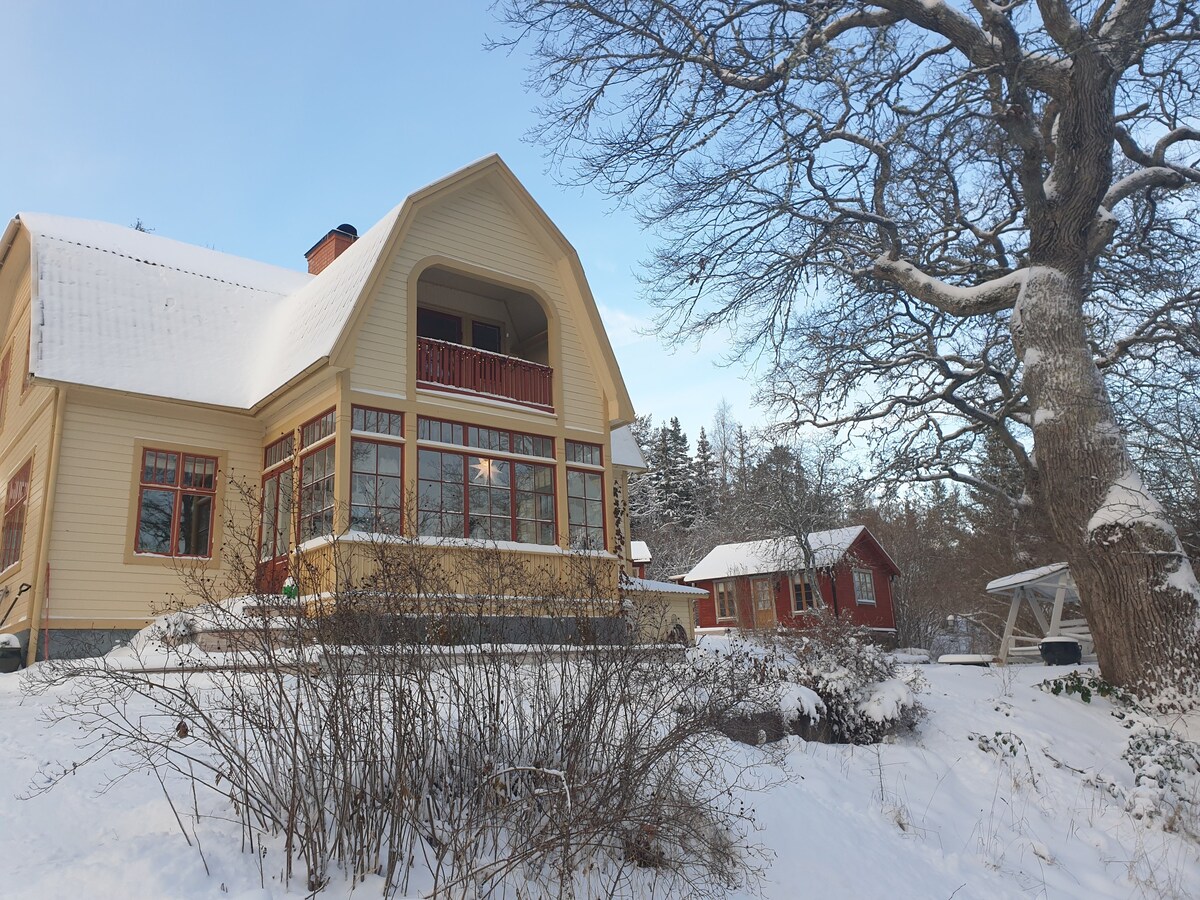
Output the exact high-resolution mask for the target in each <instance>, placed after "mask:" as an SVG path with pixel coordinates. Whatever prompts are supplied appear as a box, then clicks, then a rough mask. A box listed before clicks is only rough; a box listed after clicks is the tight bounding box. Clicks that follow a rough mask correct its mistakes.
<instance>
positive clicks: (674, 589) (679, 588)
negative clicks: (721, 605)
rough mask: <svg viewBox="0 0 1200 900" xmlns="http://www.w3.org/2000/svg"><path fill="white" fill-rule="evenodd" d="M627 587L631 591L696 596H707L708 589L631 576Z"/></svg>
mask: <svg viewBox="0 0 1200 900" xmlns="http://www.w3.org/2000/svg"><path fill="white" fill-rule="evenodd" d="M625 587H626V589H627V590H631V591H653V592H654V593H656V594H689V595H691V596H694V597H707V596H708V591H704V590H701V589H700V588H694V587H688V586H687V585H685V584H676V583H675V582H673V581H651V580H650V579H648V578H629V579H626V581H625Z"/></svg>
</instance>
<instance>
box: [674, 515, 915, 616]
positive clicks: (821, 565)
mask: <svg viewBox="0 0 1200 900" xmlns="http://www.w3.org/2000/svg"><path fill="white" fill-rule="evenodd" d="M808 542H809V546H810V547H811V548H812V552H813V564H814V565H813V571H812V573H811V574H807V573H806V571H805V567H804V553H803V551H802V550H801V547H800V541H799V540H797V539H796V538H794V537H784V538H771V539H768V540H765V541H747V542H745V543H742V544H722V545H721V546H719V547H715V548H713V550H712V551H710V552H709V554H708V555H707V556H706V557H704V559H702V560H700V562H698V563H697V564H696V565H695V566H694V567H693V568H692V570H691V571H690V572H688V573H687V574H686V575H684V576H683V579H682V580H683V582H684V583H685V584H690V585H694V586H696V587H698V588H702V589H703V590H706V591H708V596H707V597H701V598H700V599H699V600H697V601H696V613H697V616H696V618H697V624H698V625H699V627H701V628H725V627H730V628H733V627H741V628H773V627H775V626H776V625H784V626H787V627H791V628H802V627H804V624H805V618H806V614H807V613H809V612H810V611H812V610H816V609H819V608H822V607H823V608H825V609H828V610H830V611H832V612H834V613H835V614H836V615H838V616H839V617H841V618H848V619H849V620H850V621H851V622H854V623H855V624H858V625H865V626H867V627H868V628H870V629H871V630H872V631H875V632H878V633H879V635H880V637H889V636H891V635H893V634H895V631H896V618H895V614H894V612H893V610H892V582H893V581H894V580H895V578H896V577H897V576H898V575H899V574H900V569H899V568H898V567H897V566H896V564H895V563H894V562H893V561H892V558H891V557H890V556H888V555H887V551H885V550H884V549H883V547H882V546H881V545H880V543H879V541H877V540H875V537H874V535H872V534H871V532H869V531H868V530H867V529H866V528H865V527H863V526H862V525H855V526H852V527H850V528H836V529H834V530H833V531H816V532H813V533H812V534H810V535H809V536H808Z"/></svg>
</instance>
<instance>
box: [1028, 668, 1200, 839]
mask: <svg viewBox="0 0 1200 900" xmlns="http://www.w3.org/2000/svg"><path fill="white" fill-rule="evenodd" d="M1039 687H1040V688H1041V689H1042V690H1044V691H1047V692H1048V693H1051V694H1054V695H1055V696H1059V695H1066V696H1068V697H1069V696H1072V695H1074V696H1078V697H1079V699H1080V700H1082V701H1083V702H1084V703H1091V701H1092V698H1093V697H1103V698H1105V699H1107V700H1110V701H1111V702H1112V704H1113V708H1112V709H1111V710H1110V712H1111V714H1112V715H1113V716H1115V717H1116V718H1118V719H1120V720H1121V723H1122V724H1123V725H1124V726H1125V727H1126V728H1127V729H1129V740H1128V743H1127V744H1126V745H1125V749H1124V751H1122V753H1121V759H1123V760H1124V761H1125V762H1126V763H1128V764H1129V767H1130V769H1131V770H1132V771H1133V788H1132V789H1131V790H1126V789H1124V788H1122V787H1121V786H1120V785H1118V784H1116V783H1114V782H1110V781H1108V780H1106V779H1104V778H1103V777H1102V776H1099V775H1092V776H1091V780H1092V782H1093V783H1094V784H1096V785H1097V786H1099V787H1103V788H1104V789H1105V790H1107V791H1108V793H1109V794H1111V795H1112V796H1113V797H1115V798H1117V799H1120V800H1123V801H1124V804H1125V809H1126V811H1127V812H1129V813H1130V815H1132V816H1133V817H1134V818H1136V819H1147V820H1150V819H1158V820H1161V821H1162V822H1164V823H1165V825H1166V826H1167V827H1169V828H1172V829H1176V830H1179V831H1183V832H1185V833H1187V834H1189V835H1191V836H1192V837H1194V838H1200V742H1197V741H1193V740H1188V739H1187V738H1186V737H1184V736H1182V735H1180V734H1179V733H1177V732H1176V731H1174V730H1173V729H1172V728H1170V727H1168V726H1166V725H1163V724H1162V722H1161V721H1159V719H1160V717H1161V716H1162V713H1161V712H1160V711H1158V710H1157V708H1156V707H1154V706H1147V705H1146V704H1145V703H1143V702H1141V701H1139V700H1138V699H1137V698H1136V697H1135V696H1134V695H1133V694H1131V693H1130V692H1128V691H1126V690H1123V689H1122V688H1120V687H1117V686H1115V685H1111V684H1109V683H1108V682H1107V681H1105V680H1104V679H1103V678H1101V677H1100V676H1099V675H1098V674H1096V673H1095V672H1086V671H1085V672H1078V671H1076V672H1068V673H1067V674H1066V675H1061V676H1058V677H1057V678H1050V679H1047V680H1046V681H1043V682H1042V683H1041V684H1040V685H1039ZM1156 713H1157V715H1156Z"/></svg>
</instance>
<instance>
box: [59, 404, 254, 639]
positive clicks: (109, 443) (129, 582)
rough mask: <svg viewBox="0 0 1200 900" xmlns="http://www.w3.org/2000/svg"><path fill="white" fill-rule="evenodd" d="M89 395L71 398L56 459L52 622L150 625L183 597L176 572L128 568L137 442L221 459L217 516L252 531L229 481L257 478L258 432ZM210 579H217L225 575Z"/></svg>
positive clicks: (229, 419)
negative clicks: (223, 461) (208, 453)
mask: <svg viewBox="0 0 1200 900" xmlns="http://www.w3.org/2000/svg"><path fill="white" fill-rule="evenodd" d="M106 400H107V398H103V397H101V396H100V395H97V394H95V393H92V392H88V393H87V394H86V395H85V394H78V395H74V394H72V393H68V399H67V406H66V410H65V415H64V421H63V434H62V445H61V450H60V453H61V456H60V459H59V474H58V494H57V497H56V499H55V511H54V525H53V531H52V534H51V540H50V554H49V562H50V567H51V589H50V597H49V609H48V613H49V615H50V616H51V617H52V618H70V619H89V618H90V619H95V620H107V619H133V620H145V619H147V618H148V617H150V616H151V615H152V614H153V612H154V611H155V610H157V609H161V608H163V607H164V605H166V604H167V603H168V602H169V601H170V599H171V597H172V596H181V595H183V594H184V585H183V583H182V581H181V579H180V576H179V574H178V573H177V572H175V571H173V569H172V568H171V566H170V564H167V563H163V564H146V563H143V562H138V563H134V564H130V563H127V562H126V559H125V558H126V550H127V548H128V546H129V542H130V540H131V535H132V529H133V527H134V526H133V522H132V521H131V516H130V512H129V510H130V500H131V497H132V496H133V495H134V493H135V492H136V491H137V485H136V484H135V483H134V474H133V473H134V465H135V459H134V456H135V442H136V441H138V440H141V441H144V442H146V443H147V444H149V445H151V446H153V445H154V444H155V443H162V444H168V445H182V446H185V447H192V448H196V449H201V450H216V451H219V452H221V453H223V454H224V455H225V459H226V470H225V471H222V472H221V473H220V479H221V481H222V482H223V483H224V485H225V488H226V489H225V491H224V496H223V505H222V506H221V507H220V508H218V510H217V514H218V516H222V517H224V516H225V515H226V513H232V514H233V515H234V517H235V518H236V519H237V520H238V521H240V522H242V523H245V524H248V525H251V527H252V526H253V522H254V518H253V516H254V514H253V512H252V511H251V510H250V509H248V508H246V507H245V505H244V503H243V501H242V498H241V496H240V495H239V493H238V491H236V490H230V489H229V478H230V473H231V472H233V473H234V474H235V476H236V477H239V478H240V477H243V476H245V477H255V478H256V477H257V473H259V472H260V471H261V454H262V439H261V434H262V428H261V425H260V424H259V423H257V422H255V421H254V420H252V419H249V418H247V417H245V416H238V415H234V414H226V413H220V412H217V411H212V410H203V409H189V408H185V407H180V406H178V405H175V404H169V403H156V402H149V403H148V402H146V401H141V402H140V403H138V404H137V405H136V408H135V407H134V405H133V404H131V403H126V402H123V401H121V400H120V399H119V398H113V399H112V400H111V401H109V402H106ZM210 574H212V575H215V576H217V577H220V576H221V575H222V574H223V570H222V569H219V568H216V569H212V570H210Z"/></svg>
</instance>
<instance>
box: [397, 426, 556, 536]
mask: <svg viewBox="0 0 1200 900" xmlns="http://www.w3.org/2000/svg"><path fill="white" fill-rule="evenodd" d="M417 463H418V469H419V472H418V481H417V517H418V521H417V530H418V533H420V534H423V535H429V536H435V537H470V538H477V539H483V540H493V541H512V540H516V541H521V542H524V543H531V544H553V543H554V540H555V527H554V467H553V466H549V465H541V464H538V463H527V462H521V461H519V460H510V459H497V458H493V457H487V456H477V455H464V454H461V453H455V452H452V451H443V450H430V449H427V448H421V450H420V451H419V452H418V453H417Z"/></svg>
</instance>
